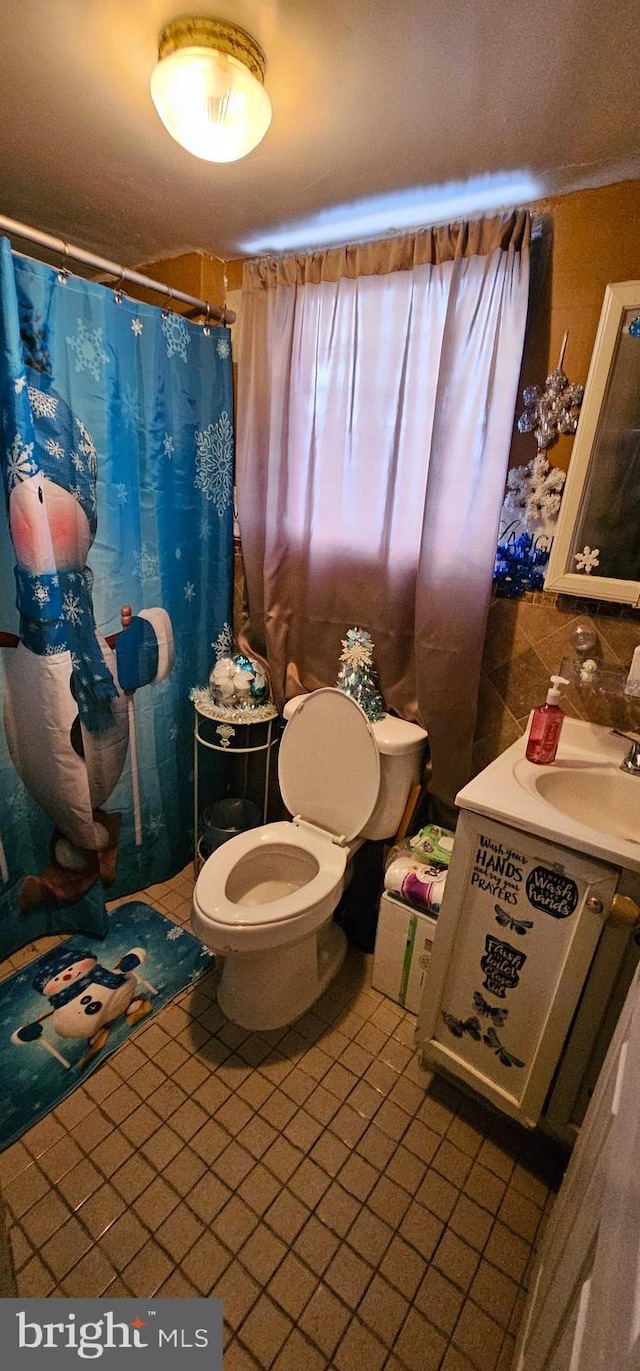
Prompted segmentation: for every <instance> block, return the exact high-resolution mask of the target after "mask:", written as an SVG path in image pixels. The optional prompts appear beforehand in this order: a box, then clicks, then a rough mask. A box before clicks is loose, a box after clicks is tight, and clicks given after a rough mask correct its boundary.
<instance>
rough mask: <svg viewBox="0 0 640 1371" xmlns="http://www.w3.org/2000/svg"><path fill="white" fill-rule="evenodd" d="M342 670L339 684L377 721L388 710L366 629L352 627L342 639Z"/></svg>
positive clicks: (338, 680) (340, 688)
mask: <svg viewBox="0 0 640 1371" xmlns="http://www.w3.org/2000/svg"><path fill="white" fill-rule="evenodd" d="M340 662H341V666H340V671H339V672H338V679H337V681H336V686H337V688H338V690H343V691H344V693H345V695H350V696H351V698H352V699H353V700H355V701H356V703H357V704H359V705H360V707H361V709H363V710H364V712H365V714H366V715H367V718H368V719H371V721H372V722H373V723H375V721H376V719H381V718H382V716H383V714H384V713H385V712H386V711H385V703H384V700H383V698H382V694H381V691H380V685H379V682H378V673H377V671H376V669H375V666H374V665H373V643H372V641H371V637H370V635H369V634H368V633H367V632H366V631H365V630H364V629H363V628H350V629H349V630H348V632H347V636H346V638H343V640H342V652H341V654H340Z"/></svg>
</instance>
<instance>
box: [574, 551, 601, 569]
mask: <svg viewBox="0 0 640 1371" xmlns="http://www.w3.org/2000/svg"><path fill="white" fill-rule="evenodd" d="M573 560H574V562H575V564H576V571H583V572H584V574H585V576H590V575H591V572H592V571H593V569H594V567H597V566H599V565H600V548H599V547H589V545H588V544H587V546H586V547H583V549H582V552H576V553H575V554H574V558H573Z"/></svg>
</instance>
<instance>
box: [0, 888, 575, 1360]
mask: <svg viewBox="0 0 640 1371" xmlns="http://www.w3.org/2000/svg"><path fill="white" fill-rule="evenodd" d="M191 890H192V878H191V868H186V869H185V871H183V872H182V873H181V874H180V875H178V876H176V877H175V878H174V879H173V880H172V881H169V882H167V883H166V884H164V885H157V886H154V887H152V888H151V889H150V890H148V891H146V892H144V893H143V898H146V899H148V900H149V902H151V903H153V904H154V905H155V906H156V908H158V909H160V910H162V911H163V912H164V913H166V914H168V915H169V917H170V918H172V919H174V920H176V921H177V922H182V923H187V922H188V919H189V910H190V895H191ZM55 941H56V940H55V939H47V940H41V941H40V943H39V944H37V945H32V946H31V947H30V948H26V949H23V950H22V951H21V952H20V953H19V954H18V955H17V956H16V957H14V958H12V959H11V961H10V962H6V963H4V964H3V965H2V966H1V967H0V975H7V974H10V973H11V971H12V970H14V969H15V968H16V967H17V966H18V965H23V964H24V963H25V962H26V961H28V960H30V959H31V958H32V957H33V956H34V955H36V954H37V953H40V952H42V951H43V950H44V948H45V947H47V946H50V945H51V944H52V943H53V942H55ZM371 968H372V957H370V956H366V955H364V954H359V953H350V955H349V957H348V959H347V961H346V963H345V965H344V967H343V969H342V971H341V972H340V974H339V976H338V977H337V979H336V980H335V981H334V982H333V984H332V985H331V987H330V988H329V990H328V991H327V992H326V993H325V995H324V996H323V997H322V999H321V1000H320V1001H319V1002H318V1003H317V1004H316V1005H315V1006H314V1008H313V1011H312V1012H310V1013H308V1014H306V1015H305V1016H304V1018H302V1019H300V1020H298V1021H297V1022H296V1023H295V1024H294V1025H293V1027H291V1028H288V1029H282V1030H279V1031H277V1032H271V1033H246V1032H245V1031H244V1030H242V1029H240V1028H237V1027H236V1026H235V1025H234V1024H231V1023H229V1022H228V1021H226V1020H225V1019H224V1018H223V1016H222V1014H221V1013H220V1011H219V1009H218V1007H217V1004H216V1000H215V972H213V973H210V974H209V975H208V976H207V977H205V978H204V979H203V980H202V981H200V982H199V983H198V984H197V985H196V986H195V987H192V988H190V989H189V990H188V991H186V992H185V993H184V994H182V995H181V996H180V997H179V998H178V999H177V1000H175V1001H174V1002H173V1003H172V1004H171V1005H170V1006H168V1007H167V1008H166V1009H164V1010H162V1011H161V1013H159V1014H158V1015H157V1016H156V1017H155V1018H154V1019H153V1021H152V1022H150V1023H149V1024H148V1025H147V1026H144V1025H141V1027H140V1029H139V1030H138V1031H137V1033H136V1035H135V1037H134V1039H132V1040H130V1041H129V1042H128V1043H127V1044H126V1045H125V1046H123V1047H121V1048H120V1049H119V1050H118V1051H117V1052H116V1053H115V1054H114V1055H113V1056H112V1057H111V1058H110V1059H109V1060H108V1061H107V1062H106V1063H105V1064H104V1065H102V1066H101V1067H99V1068H98V1070H96V1071H95V1072H94V1073H93V1075H91V1076H88V1077H87V1078H86V1081H85V1083H84V1084H83V1085H82V1086H80V1087H79V1088H78V1089H77V1090H76V1091H75V1092H74V1093H73V1094H72V1095H71V1096H69V1098H68V1099H67V1100H65V1101H64V1102H63V1104H61V1105H60V1107H59V1108H58V1109H57V1110H55V1111H54V1112H53V1113H52V1114H49V1115H48V1116H47V1117H46V1118H45V1119H44V1120H42V1121H41V1122H40V1123H38V1124H37V1125H36V1126H35V1127H34V1128H32V1129H31V1130H30V1132H29V1133H27V1134H25V1135H24V1136H23V1138H22V1139H21V1140H20V1141H19V1142H17V1143H15V1144H14V1145H13V1146H12V1147H10V1148H9V1149H7V1150H6V1151H5V1152H4V1153H3V1154H2V1155H1V1156H0V1182H1V1184H2V1188H3V1190H4V1194H5V1197H6V1201H7V1204H8V1207H9V1211H10V1218H11V1222H12V1227H11V1241H12V1247H13V1254H14V1262H15V1267H16V1273H17V1281H18V1289H19V1293H20V1294H21V1295H23V1296H25V1297H26V1296H41V1295H44V1296H50V1295H51V1296H64V1295H75V1296H102V1295H109V1296H111V1297H117V1296H129V1295H136V1296H150V1295H152V1294H157V1295H168V1296H170V1295H191V1296H194V1295H215V1296H221V1297H222V1299H223V1301H224V1318H225V1345H226V1350H225V1371H255V1368H256V1367H258V1368H269V1369H270V1371H271V1369H272V1371H298V1368H300V1367H301V1366H303V1367H304V1368H305V1371H322V1368H326V1367H336V1368H338V1371H362V1367H363V1366H364V1367H366V1368H367V1371H381V1368H383V1367H388V1368H392V1371H471V1368H474V1371H507V1368H508V1367H509V1366H510V1364H511V1358H512V1353H513V1346H514V1334H515V1331H516V1329H517V1326H518V1322H519V1319H520V1317H521V1312H522V1304H523V1300H524V1292H525V1290H526V1286H527V1279H528V1274H529V1272H530V1265H531V1257H532V1253H533V1252H534V1250H535V1245H536V1243H537V1242H538V1240H539V1238H540V1235H541V1232H542V1229H543V1227H544V1223H545V1219H546V1216H547V1212H548V1208H549V1206H550V1203H551V1202H552V1199H553V1193H554V1188H555V1187H557V1184H558V1182H559V1171H558V1166H557V1160H556V1159H555V1158H554V1157H553V1156H552V1155H550V1154H548V1151H547V1149H546V1148H545V1147H544V1146H543V1144H541V1142H540V1140H539V1139H537V1138H530V1137H528V1136H527V1135H526V1134H524V1133H523V1132H521V1131H520V1130H519V1129H517V1128H516V1127H515V1126H512V1125H510V1124H508V1123H507V1122H506V1121H505V1120H503V1119H500V1118H499V1117H497V1116H495V1115H492V1114H490V1113H489V1112H487V1111H485V1110H484V1109H483V1108H482V1107H481V1106H480V1105H479V1104H477V1103H476V1102H472V1101H470V1100H468V1099H466V1098H465V1097H464V1096H463V1095H462V1094H460V1093H459V1092H458V1091H457V1090H456V1089H454V1088H453V1087H452V1086H451V1085H449V1084H447V1083H445V1082H443V1081H441V1080H439V1079H438V1078H435V1079H432V1078H431V1077H430V1076H429V1075H428V1074H427V1073H424V1072H423V1071H422V1070H421V1069H420V1066H419V1063H418V1060H417V1057H416V1055H415V1052H414V1050H413V1046H412V1043H413V1033H414V1025H415V1020H414V1019H413V1017H412V1016H411V1015H410V1014H408V1013H405V1012H404V1010H402V1009H401V1008H400V1006H399V1005H396V1004H395V1003H393V1002H392V1001H390V1000H388V999H386V998H384V997H383V996H382V995H380V994H379V993H378V992H377V991H375V990H373V989H372V987H371Z"/></svg>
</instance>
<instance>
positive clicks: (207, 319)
mask: <svg viewBox="0 0 640 1371" xmlns="http://www.w3.org/2000/svg"><path fill="white" fill-rule="evenodd" d="M202 332H203V333H204V336H205V338H208V337H209V334H210V333H211V305H210V304H209V301H208V300H207V313H206V315H205V320H204V324H203V325H202Z"/></svg>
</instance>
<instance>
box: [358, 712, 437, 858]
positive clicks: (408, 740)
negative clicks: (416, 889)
mask: <svg viewBox="0 0 640 1371" xmlns="http://www.w3.org/2000/svg"><path fill="white" fill-rule="evenodd" d="M371 731H372V733H373V736H374V738H375V740H376V743H377V744H378V752H379V753H380V789H379V791H378V799H377V801H376V806H375V809H374V811H373V814H372V815H371V818H370V819H369V821H368V823H366V824H365V827H364V828H363V830H362V835H361V836H362V837H363V838H371V839H373V840H378V839H381V838H393V836H394V834H396V833H397V831H398V828H399V826H400V820H401V818H402V815H403V814H404V811H405V805H406V803H407V800H408V799H409V793H410V791H411V787H412V786H414V785H417V783H418V781H419V780H420V772H421V766H422V758H423V756H424V750H425V746H426V742H427V734H426V732H425V730H424V729H423V728H420V726H419V724H410V723H407V721H406V720H405V719H396V718H394V716H393V715H392V714H383V716H382V718H381V719H377V720H376V722H375V723H372V724H371Z"/></svg>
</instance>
